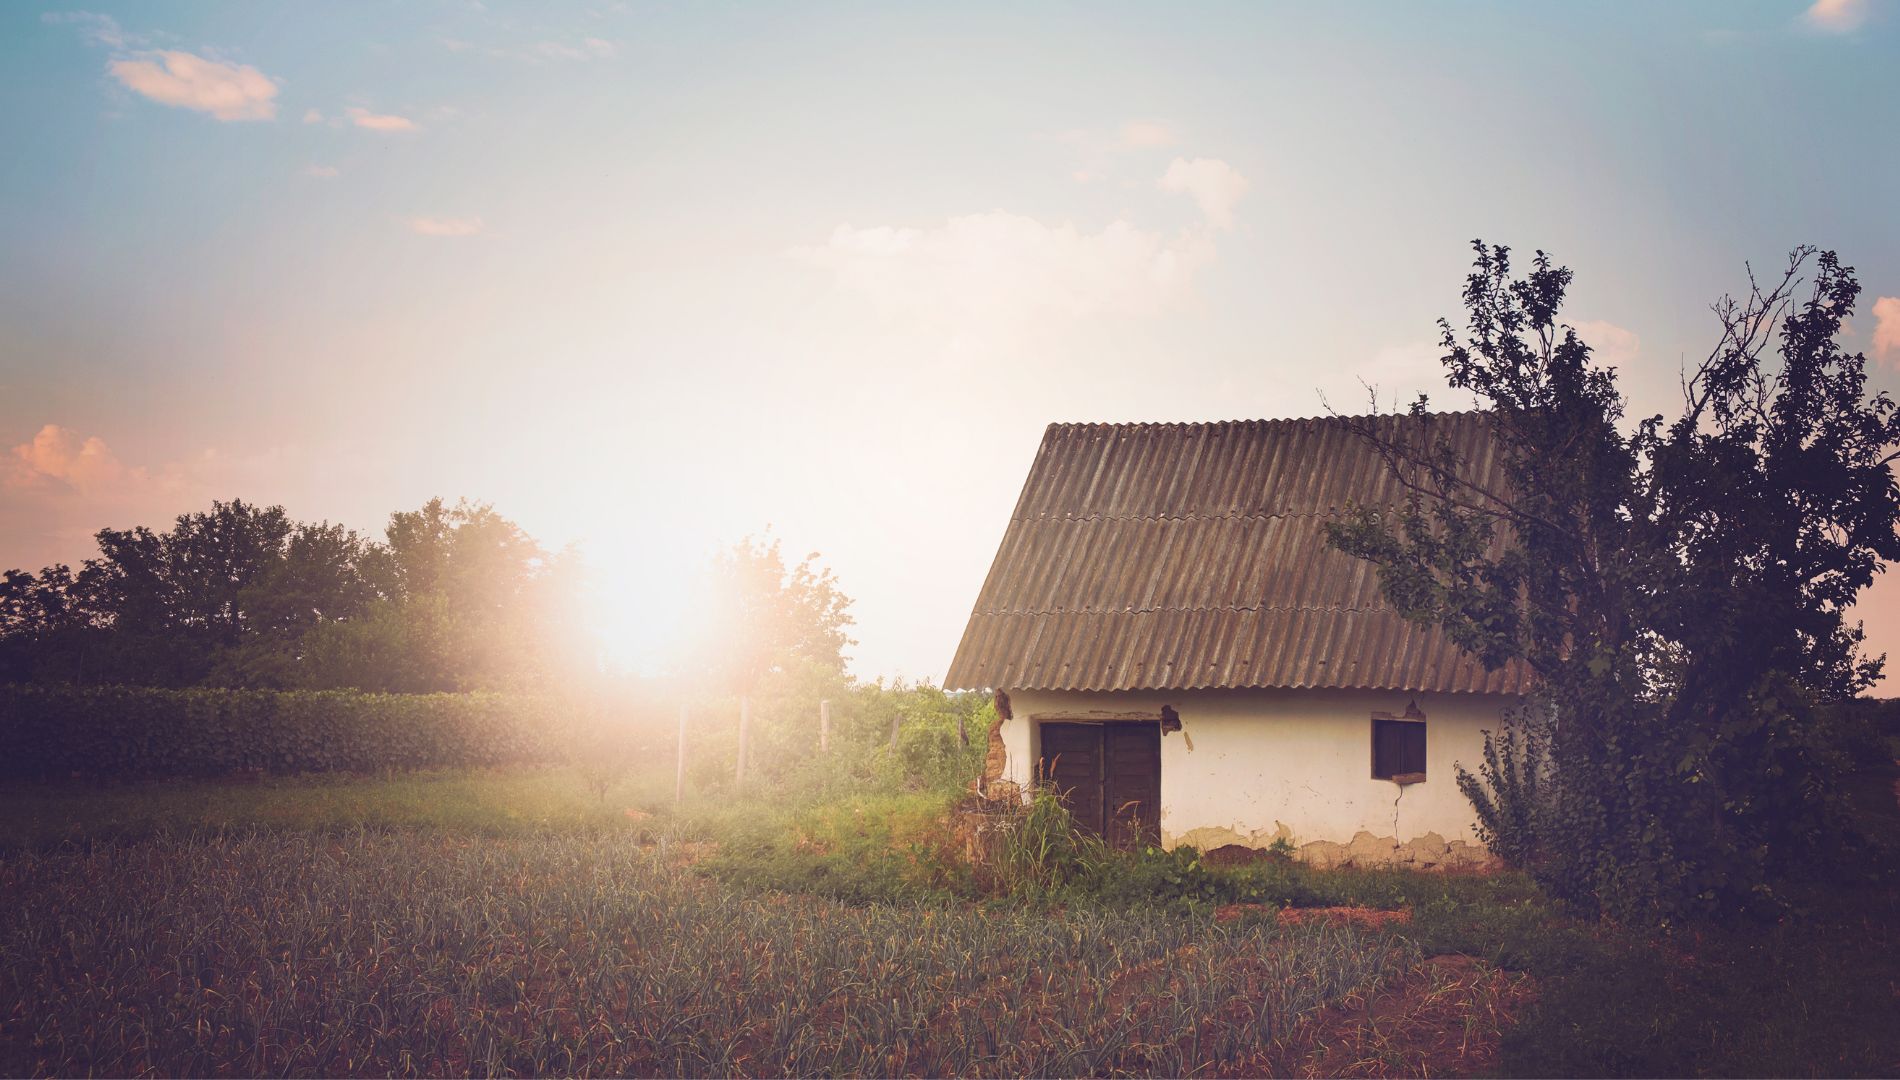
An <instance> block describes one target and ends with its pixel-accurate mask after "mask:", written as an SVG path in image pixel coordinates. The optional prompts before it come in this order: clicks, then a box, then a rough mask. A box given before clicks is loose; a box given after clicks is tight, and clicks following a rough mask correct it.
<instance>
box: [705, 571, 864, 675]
mask: <svg viewBox="0 0 1900 1080" xmlns="http://www.w3.org/2000/svg"><path fill="white" fill-rule="evenodd" d="M817 563H818V553H817V552H812V553H811V554H809V555H806V556H805V558H804V559H803V560H801V561H800V562H799V563H798V565H797V566H793V567H789V568H788V567H787V566H786V565H785V556H784V553H783V552H782V551H781V550H780V546H779V541H778V539H777V538H776V537H774V538H771V539H770V541H769V542H768V541H766V540H762V539H759V538H756V537H747V538H745V539H744V540H742V541H740V542H739V543H737V544H735V545H733V546H732V547H731V548H730V549H729V550H727V551H724V552H722V553H720V555H719V556H718V558H717V559H715V561H714V564H713V600H712V605H711V608H712V610H711V613H710V614H711V619H710V620H709V621H710V623H711V631H712V633H711V640H710V641H709V642H708V654H707V656H706V666H707V667H708V668H709V669H711V671H712V672H713V673H714V675H715V676H716V677H717V678H719V680H720V681H721V682H723V683H725V684H726V686H727V687H729V688H730V689H731V690H732V691H733V692H734V693H738V694H741V695H743V694H746V693H749V692H750V691H751V690H752V688H753V687H754V686H756V685H757V684H758V681H759V680H760V679H762V678H764V677H765V676H766V675H768V674H771V673H773V672H775V671H783V670H787V669H789V668H790V667H792V666H794V665H797V664H800V663H805V664H811V665H815V666H817V667H818V668H821V669H823V670H826V671H832V672H840V673H841V672H843V671H844V650H845V648H846V647H847V646H850V645H855V644H857V642H855V641H853V640H852V639H851V638H850V637H849V636H847V634H846V631H845V628H846V627H848V626H850V625H851V622H852V619H851V616H850V614H849V613H848V612H847V609H848V608H849V607H850V606H851V599H850V597H847V596H845V595H844V593H843V592H841V591H839V589H838V582H837V579H836V578H835V577H833V576H832V573H831V571H830V570H828V569H825V568H822V567H820V566H818V565H817Z"/></svg>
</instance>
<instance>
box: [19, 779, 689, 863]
mask: <svg viewBox="0 0 1900 1080" xmlns="http://www.w3.org/2000/svg"><path fill="white" fill-rule="evenodd" d="M653 779H654V778H652V777H642V776H640V775H638V774H636V775H634V776H631V777H628V778H627V780H626V782H625V783H624V784H623V785H621V786H617V787H615V788H614V789H613V790H612V791H611V792H610V794H611V796H612V797H611V798H610V799H609V800H607V801H605V802H603V801H601V800H600V799H599V798H597V797H596V796H595V795H594V793H593V792H592V791H590V790H589V789H588V786H587V784H586V783H585V782H584V778H583V777H582V776H581V775H580V774H579V773H578V772H577V771H576V770H574V769H572V768H569V767H566V766H558V765H538V766H511V767H509V768H506V769H434V770H431V769H424V770H415V771H410V772H402V773H396V774H393V775H391V774H387V773H382V774H377V775H374V776H369V775H361V774H352V773H305V774H301V775H297V776H266V777H255V778H252V777H246V778H243V779H241V780H228V779H227V780H191V779H168V780H159V781H151V782H146V783H118V784H112V785H109V786H100V785H97V784H91V783H85V784H76V783H72V782H70V781H68V782H44V783H21V782H9V783H6V784H0V850H13V849H39V850H47V849H51V848H55V847H59V846H61V845H62V844H76V845H80V846H88V845H92V844H96V843H98V842H100V841H103V840H138V839H145V838H148V837H151V836H154V835H162V834H176V835H185V834H189V833H194V832H196V833H206V832H209V833H217V832H229V831H232V830H245V829H268V830H273V831H287V832H318V833H343V832H349V831H352V830H357V829H362V828H365V827H370V828H383V827H397V826H401V827H416V828H423V829H429V830H435V831H442V832H446V833H450V834H454V835H458V836H463V837H480V836H517V835H544V834H548V833H556V832H560V833H590V832H594V831H606V832H612V833H614V834H616V835H620V836H623V837H627V838H630V839H638V838H639V837H640V836H642V835H643V834H648V835H650V834H653V833H656V832H657V831H658V826H657V825H656V823H655V820H654V819H653V818H652V817H648V816H642V815H638V814H636V815H629V814H628V813H627V809H628V807H629V805H650V804H652V803H653V802H654V800H655V798H656V797H657V786H656V785H655V784H654V783H653ZM671 793H672V789H671V787H670V785H669V786H668V787H667V789H666V794H667V795H668V796H670V795H671Z"/></svg>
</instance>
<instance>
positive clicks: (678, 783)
mask: <svg viewBox="0 0 1900 1080" xmlns="http://www.w3.org/2000/svg"><path fill="white" fill-rule="evenodd" d="M687 708H688V706H687V705H686V704H685V703H684V702H682V703H681V704H680V741H679V755H678V756H679V762H678V765H677V767H676V768H675V769H674V770H673V805H674V806H678V805H679V804H680V803H682V802H684V801H686V710H687Z"/></svg>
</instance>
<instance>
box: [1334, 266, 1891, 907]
mask: <svg viewBox="0 0 1900 1080" xmlns="http://www.w3.org/2000/svg"><path fill="white" fill-rule="evenodd" d="M1475 248H1476V251H1477V258H1476V262H1475V266H1474V269H1473V272H1472V274H1471V275H1470V276H1469V278H1468V279H1467V283H1466V287H1465V290H1464V301H1465V306H1466V308H1467V311H1468V323H1467V327H1466V332H1465V334H1464V337H1463V339H1462V340H1461V339H1460V337H1459V335H1458V334H1456V333H1454V331H1453V330H1452V328H1451V325H1450V323H1449V322H1447V321H1445V320H1440V323H1439V325H1440V328H1441V330H1442V343H1443V346H1444V350H1445V354H1444V357H1443V362H1444V365H1445V368H1446V372H1447V375H1448V381H1449V383H1450V385H1451V387H1452V388H1454V389H1457V390H1467V391H1470V392H1472V393H1474V394H1475V395H1476V396H1477V397H1478V398H1479V399H1480V400H1481V402H1482V403H1483V405H1484V406H1485V410H1486V411H1485V412H1484V416H1485V419H1486V422H1487V424H1488V427H1489V430H1490V434H1491V437H1492V442H1493V445H1494V447H1495V450H1496V452H1497V453H1498V454H1499V455H1500V457H1501V460H1502V462H1503V469H1504V475H1505V482H1504V483H1503V484H1501V485H1490V486H1487V485H1486V484H1485V483H1484V482H1482V481H1480V480H1479V479H1477V478H1478V476H1479V473H1478V471H1477V469H1476V467H1475V463H1473V462H1470V461H1466V460H1463V459H1461V458H1460V456H1459V455H1458V454H1457V453H1456V451H1455V450H1454V449H1453V448H1452V446H1451V444H1450V442H1449V441H1448V440H1447V439H1445V438H1444V437H1442V436H1441V435H1439V434H1436V433H1434V431H1433V426H1432V422H1431V417H1430V413H1429V411H1428V409H1427V404H1428V402H1427V400H1426V399H1425V398H1423V397H1421V398H1420V399H1419V400H1418V402H1417V403H1416V404H1414V406H1413V408H1412V412H1413V414H1414V417H1415V418H1416V419H1415V422H1414V423H1413V424H1410V425H1407V426H1405V428H1404V429H1403V430H1404V431H1406V432H1409V434H1405V435H1400V436H1389V435H1382V434H1380V430H1379V429H1378V428H1377V427H1376V426H1375V425H1373V424H1370V423H1363V422H1359V423H1355V428H1356V430H1357V431H1358V432H1359V434H1360V435H1361V437H1362V438H1365V439H1366V440H1368V442H1370V443H1371V444H1372V445H1373V446H1374V448H1375V449H1377V451H1378V452H1379V453H1380V454H1381V455H1382V456H1383V457H1384V459H1385V461H1386V464H1387V466H1388V467H1389V468H1390V469H1391V470H1392V473H1393V475H1394V476H1395V478H1396V479H1397V480H1398V482H1399V484H1400V485H1401V487H1402V489H1403V490H1404V491H1405V492H1406V493H1407V494H1406V498H1405V500H1404V502H1403V504H1402V505H1401V506H1398V507H1395V508H1392V507H1361V508H1358V509H1357V510H1356V512H1354V513H1353V514H1351V515H1349V516H1348V517H1347V518H1346V519H1345V520H1343V521H1341V522H1340V523H1338V524H1337V525H1335V526H1333V527H1332V528H1331V529H1330V534H1331V541H1332V543H1333V544H1334V545H1335V546H1337V547H1338V548H1340V549H1341V550H1343V551H1345V552H1347V553H1349V554H1352V555H1355V556H1358V557H1360V558H1363V559H1368V560H1371V561H1372V562H1374V563H1375V564H1377V565H1378V567H1379V569H1380V573H1381V579H1382V582H1383V588H1384V591H1385V595H1386V596H1387V597H1388V599H1389V600H1390V601H1391V602H1392V603H1393V604H1394V605H1395V606H1396V607H1398V608H1399V609H1400V610H1401V611H1403V612H1404V613H1405V614H1406V615H1407V616H1408V617H1410V618H1413V619H1415V620H1418V621H1421V622H1425V623H1431V624H1435V625H1438V626H1441V627H1443V628H1444V629H1445V630H1446V631H1447V632H1448V633H1449V634H1450V636H1451V637H1452V638H1453V639H1454V640H1455V641H1457V643H1458V644H1460V645H1461V646H1463V647H1464V648H1465V649H1466V650H1468V651H1470V652H1471V653H1473V654H1475V655H1477V656H1479V657H1480V658H1482V659H1483V660H1484V662H1485V663H1486V664H1487V665H1488V666H1492V667H1496V666H1497V665H1500V664H1503V663H1506V662H1519V663H1523V664H1526V665H1528V666H1529V668H1530V669H1531V670H1532V671H1533V672H1534V674H1535V679H1536V683H1537V686H1538V691H1537V694H1536V696H1535V699H1534V700H1533V702H1532V703H1531V705H1530V706H1529V707H1528V708H1527V709H1525V710H1524V711H1523V713H1522V715H1521V716H1519V717H1518V718H1517V719H1516V720H1515V721H1514V726H1515V727H1516V728H1518V729H1522V734H1523V739H1522V740H1521V741H1520V740H1519V739H1518V738H1517V736H1516V734H1515V733H1512V734H1511V737H1510V738H1509V739H1506V740H1497V741H1493V740H1491V739H1489V737H1487V746H1486V758H1487V761H1486V763H1484V764H1483V765H1481V766H1480V772H1479V774H1478V775H1476V776H1472V775H1470V774H1465V773H1462V772H1461V775H1460V785H1461V786H1462V787H1464V788H1465V790H1466V792H1467V794H1469V795H1471V796H1472V798H1473V802H1474V804H1475V805H1476V806H1477V809H1478V812H1479V817H1480V822H1481V824H1482V825H1483V826H1484V828H1485V830H1486V831H1487V832H1489V833H1490V834H1491V839H1492V840H1493V846H1494V848H1498V849H1500V850H1507V849H1508V850H1511V851H1514V852H1517V853H1518V855H1519V857H1520V858H1522V859H1525V860H1526V861H1528V862H1529V863H1530V864H1531V866H1532V868H1533V870H1534V871H1535V872H1536V873H1537V875H1538V876H1539V878H1540V880H1542V881H1543V882H1544V883H1545V884H1546V885H1547V886H1548V887H1550V888H1551V889H1552V891H1553V892H1555V893H1556V894H1557V895H1559V896H1562V897H1564V898H1566V899H1569V900H1572V901H1575V902H1578V903H1580V904H1582V905H1584V906H1586V907H1592V908H1595V909H1597V910H1600V911H1603V912H1605V913H1607V914H1610V915H1612V916H1616V917H1620V918H1626V919H1641V920H1646V921H1654V920H1666V919H1669V918H1674V917H1678V916H1681V915H1684V914H1688V913H1692V912H1696V911H1734V910H1739V909H1745V908H1751V907H1755V908H1760V907H1768V908H1772V907H1774V906H1775V904H1776V903H1777V899H1776V894H1775V891H1774V884H1775V882H1777V881H1778V880H1782V879H1783V878H1784V877H1785V876H1786V875H1788V874H1790V873H1792V872H1794V871H1796V870H1797V869H1799V868H1801V867H1802V866H1804V865H1806V864H1808V863H1810V862H1811V861H1812V860H1814V859H1815V858H1817V857H1824V855H1825V853H1826V851H1827V850H1828V848H1829V844H1830V841H1831V839H1833V838H1835V837H1837V836H1838V831H1837V829H1836V827H1835V824H1834V823H1833V822H1831V820H1830V817H1829V814H1830V808H1829V804H1828V798H1827V796H1828V792H1829V770H1830V768H1831V766H1832V762H1831V760H1830V758H1829V755H1828V753H1827V750H1826V747H1825V746H1823V745H1822V744H1821V743H1820V741H1819V739H1818V738H1817V737H1816V734H1815V732H1816V726H1815V721H1814V715H1813V714H1814V709H1815V708H1816V707H1817V706H1820V705H1824V704H1826V703H1831V702H1837V701H1840V700H1842V699H1845V698H1848V697H1852V696H1853V695H1854V694H1856V693H1858V692H1860V691H1861V690H1864V689H1865V688H1866V687H1867V686H1869V685H1870V684H1871V683H1872V681H1873V680H1874V679H1876V678H1877V677H1878V673H1879V670H1880V665H1881V662H1882V659H1884V658H1874V659H1866V658H1863V657H1861V656H1860V654H1859V646H1860V643H1861V630H1860V627H1859V625H1858V624H1857V623H1850V622H1849V621H1848V620H1847V617H1846V612H1847V609H1848V607H1849V605H1851V604H1852V602H1853V600H1854V598H1855V596H1856V595H1857V594H1858V593H1859V592H1860V590H1861V589H1863V588H1865V587H1866V586H1867V585H1868V584H1869V583H1871V581H1872V580H1873V575H1874V574H1875V573H1877V572H1879V570H1880V567H1881V561H1882V560H1893V559H1900V539H1897V538H1896V532H1895V525H1896V522H1897V521H1900V485H1896V482H1895V477H1894V473H1893V469H1892V464H1893V462H1894V460H1895V459H1896V456H1897V455H1896V452H1895V447H1896V445H1900V415H1896V411H1895V406H1894V403H1893V402H1892V401H1891V400H1890V399H1889V398H1888V397H1887V396H1886V395H1885V394H1881V393H1876V394H1871V395H1870V394H1869V393H1868V392H1867V387H1866V360H1865V357H1863V356H1861V355H1859V354H1848V353H1846V352H1844V351H1842V349H1841V348H1840V347H1839V345H1838V344H1837V342H1836V338H1837V337H1838V335H1839V333H1840V330H1841V325H1842V322H1843V321H1844V320H1845V319H1846V318H1847V317H1848V316H1849V315H1850V314H1851V313H1852V312H1853V309H1854V302H1855V299H1856V297H1857V296H1858V294H1859V291H1860V287H1859V285H1858V283H1857V282H1856V280H1855V277H1854V272H1853V270H1852V268H1850V267H1845V266H1842V265H1841V263H1840V261H1839V259H1838V258H1837V257H1836V256H1835V254H1834V253H1833V252H1821V253H1818V255H1817V253H1816V252H1815V251H1814V249H1812V248H1806V247H1804V248H1800V249H1797V250H1796V251H1795V252H1793V253H1792V255H1791V256H1790V258H1789V261H1788V266H1787V269H1786V271H1785V273H1784V274H1783V275H1782V277H1781V279H1780V281H1779V282H1778V283H1776V284H1773V285H1772V286H1771V287H1768V288H1763V287H1761V286H1760V285H1759V284H1757V283H1756V281H1755V280H1754V277H1753V275H1752V273H1751V275H1750V283H1749V291H1748V293H1747V295H1746V296H1745V297H1744V298H1743V299H1741V300H1739V301H1737V300H1733V299H1730V298H1724V299H1723V300H1722V301H1720V302H1718V303H1717V304H1716V305H1715V313H1716V315H1717V317H1718V319H1719V321H1720V331H1721V333H1720V338H1719V340H1718V342H1717V344H1716V346H1715V348H1714V349H1713V350H1712V351H1711V352H1710V354H1709V356H1708V357H1707V358H1706V359H1705V360H1703V361H1702V362H1701V363H1699V364H1698V365H1696V366H1695V368H1694V370H1693V371H1685V373H1684V377H1683V380H1682V393H1683V404H1682V411H1681V412H1680V414H1679V415H1677V416H1676V417H1675V418H1674V419H1673V420H1670V421H1668V422H1667V423H1665V421H1664V418H1663V417H1662V416H1652V417H1650V418H1647V419H1644V420H1642V421H1641V422H1640V423H1637V424H1635V425H1633V426H1631V427H1626V426H1625V424H1624V412H1625V402H1624V399H1623V397H1622V395H1621V393H1620V391H1619V390H1618V389H1617V386H1616V373H1615V371H1614V369H1611V368H1608V367H1605V366H1603V365H1602V364H1600V363H1598V362H1597V360H1596V359H1595V357H1594V356H1593V355H1592V354H1591V351H1590V349H1589V348H1588V346H1586V345H1585V344H1584V343H1583V342H1582V341H1581V340H1580V339H1579V338H1578V337H1577V335H1576V333H1575V331H1574V330H1573V329H1572V328H1571V327H1569V326H1567V325H1565V324H1563V323H1562V322H1560V321H1559V318H1558V315H1559V309H1560V308H1561V306H1562V303H1563V300H1564V294H1565V292H1566V290H1567V288H1568V287H1569V284H1570V281H1571V274H1570V271H1569V270H1567V269H1564V268H1561V267H1557V266H1554V265H1553V264H1552V262H1551V260H1550V259H1549V258H1548V257H1547V256H1545V255H1544V254H1543V253H1542V252H1539V253H1538V254H1537V256H1536V259H1535V262H1534V269H1533V270H1532V272H1531V273H1530V274H1528V275H1526V276H1524V277H1521V278H1520V277H1514V276H1513V275H1512V272H1511V263H1510V255H1509V250H1508V249H1506V248H1504V247H1488V246H1486V245H1484V244H1483V243H1481V242H1480V243H1477V244H1476V245H1475ZM1810 265H1812V268H1813V281H1812V284H1811V285H1806V291H1805V293H1804V292H1802V291H1801V290H1802V289H1803V287H1804V285H1805V283H1804V281H1803V280H1802V276H1801V275H1802V274H1803V272H1804V270H1805V269H1806V268H1807V267H1809V266H1810ZM1771 349H1772V355H1771ZM1527 747H1528V748H1529V754H1528V756H1527V755H1526V748H1527ZM1526 770H1529V771H1530V773H1531V774H1532V775H1531V781H1532V782H1530V783H1526V782H1525V772H1526ZM1527 793H1528V794H1527ZM1526 799H1530V800H1534V801H1535V805H1534V806H1529V807H1526V806H1524V805H1521V804H1522V803H1523V802H1524V801H1525V800H1526ZM1503 830H1510V831H1511V832H1512V833H1513V835H1511V836H1506V837H1500V836H1499V833H1500V832H1501V831H1503Z"/></svg>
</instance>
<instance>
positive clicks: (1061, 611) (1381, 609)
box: [970, 604, 1399, 618]
mask: <svg viewBox="0 0 1900 1080" xmlns="http://www.w3.org/2000/svg"><path fill="white" fill-rule="evenodd" d="M1157 611H1266V612H1300V611H1325V612H1330V613H1335V614H1344V615H1377V614H1383V613H1386V612H1391V613H1393V614H1398V613H1399V609H1398V608H1395V607H1392V606H1391V605H1389V604H1374V605H1373V606H1371V607H1348V606H1346V605H1344V604H1149V605H1148V606H1146V607H1121V608H1108V607H1103V608H1076V607H1065V608H1002V607H992V608H978V609H976V610H975V611H972V612H971V613H970V615H971V617H972V618H975V617H977V616H982V615H1148V614H1152V613H1154V612H1157Z"/></svg>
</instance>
